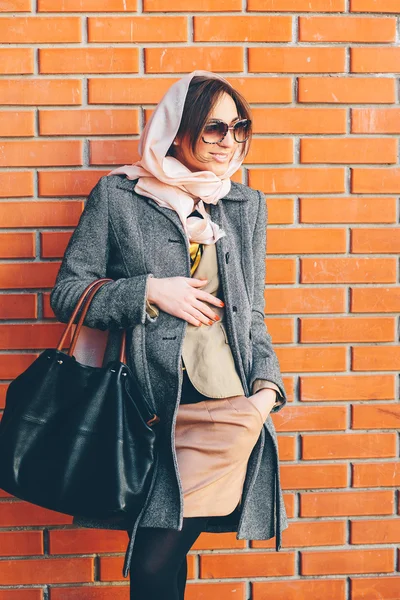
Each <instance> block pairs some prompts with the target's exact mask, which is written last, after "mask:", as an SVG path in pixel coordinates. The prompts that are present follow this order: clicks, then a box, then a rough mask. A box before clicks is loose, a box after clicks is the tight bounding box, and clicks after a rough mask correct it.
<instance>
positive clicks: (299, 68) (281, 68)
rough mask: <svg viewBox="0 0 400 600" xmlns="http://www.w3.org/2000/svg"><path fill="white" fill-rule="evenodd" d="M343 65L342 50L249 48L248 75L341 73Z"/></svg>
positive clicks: (343, 54)
mask: <svg viewBox="0 0 400 600" xmlns="http://www.w3.org/2000/svg"><path fill="white" fill-rule="evenodd" d="M253 18H256V17H253ZM261 18H262V17H258V19H261ZM345 64H346V55H345V49H344V48H311V47H303V48H302V47H296V48H275V47H274V48H249V72H250V73H263V72H268V73H343V72H344V71H345Z"/></svg>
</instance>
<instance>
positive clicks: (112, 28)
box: [88, 17, 187, 44]
mask: <svg viewBox="0 0 400 600" xmlns="http://www.w3.org/2000/svg"><path fill="white" fill-rule="evenodd" d="M88 39H89V42H101V43H105V42H124V43H138V42H142V43H146V44H148V43H149V42H186V41H187V17H111V18H110V17H89V19H88Z"/></svg>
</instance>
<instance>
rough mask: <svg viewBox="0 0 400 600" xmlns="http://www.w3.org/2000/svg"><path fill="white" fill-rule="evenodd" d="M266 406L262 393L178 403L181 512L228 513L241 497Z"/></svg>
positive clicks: (217, 514)
mask: <svg viewBox="0 0 400 600" xmlns="http://www.w3.org/2000/svg"><path fill="white" fill-rule="evenodd" d="M271 408H272V405H269V402H267V401H266V399H265V396H264V395H263V394H255V395H254V396H251V397H250V398H246V396H232V397H230V398H218V399H212V398H210V399H209V400H203V401H201V402H197V403H195V404H181V405H180V406H179V409H178V415H177V420H176V431H175V437H176V442H175V444H176V452H177V460H178V467H179V474H180V478H181V482H182V487H183V500H184V511H183V516H184V517H201V516H222V515H228V514H230V513H231V512H232V511H233V510H234V509H235V508H236V506H237V505H238V504H239V503H240V500H241V495H242V491H243V484H244V480H245V477H246V470H247V463H248V459H249V457H250V454H251V451H252V450H253V448H254V446H255V444H256V442H257V440H258V437H259V435H260V432H261V429H262V427H263V424H264V422H265V420H266V419H267V417H268V414H269V412H270V410H271Z"/></svg>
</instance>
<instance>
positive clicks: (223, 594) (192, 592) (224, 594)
mask: <svg viewBox="0 0 400 600" xmlns="http://www.w3.org/2000/svg"><path fill="white" fill-rule="evenodd" d="M245 593H246V592H245V583H237V582H231V583H190V584H189V585H188V586H187V587H186V592H185V598H186V597H187V600H205V599H206V598H218V600H231V598H232V597H237V598H238V600H244V599H245V598H246V596H245Z"/></svg>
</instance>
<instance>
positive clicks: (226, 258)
mask: <svg viewBox="0 0 400 600" xmlns="http://www.w3.org/2000/svg"><path fill="white" fill-rule="evenodd" d="M225 262H226V264H228V262H229V252H226V254H225Z"/></svg>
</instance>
